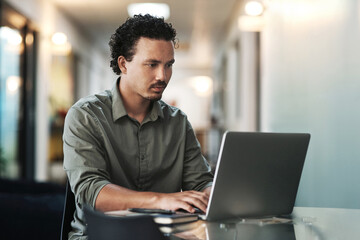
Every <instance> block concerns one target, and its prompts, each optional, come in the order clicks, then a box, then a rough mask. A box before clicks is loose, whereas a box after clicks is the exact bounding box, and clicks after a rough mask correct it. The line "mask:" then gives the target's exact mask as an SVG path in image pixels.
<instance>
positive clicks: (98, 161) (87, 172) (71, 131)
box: [63, 107, 110, 206]
mask: <svg viewBox="0 0 360 240" xmlns="http://www.w3.org/2000/svg"><path fill="white" fill-rule="evenodd" d="M98 129H99V125H98V122H97V119H96V118H95V116H93V115H92V114H91V113H90V112H87V111H86V110H84V109H82V108H80V107H72V108H71V109H70V110H69V112H68V114H67V116H66V120H65V127H64V135H63V142H64V169H65V171H66V173H67V176H68V179H69V181H70V185H71V188H72V191H73V192H74V194H75V197H76V202H77V204H79V205H80V206H81V205H83V204H89V205H91V206H95V201H96V198H97V195H98V193H99V192H100V190H101V189H102V188H103V187H104V186H105V185H106V184H108V183H110V177H109V173H108V166H107V161H106V153H105V152H104V150H103V147H102V143H101V134H100V131H99V130H98Z"/></svg>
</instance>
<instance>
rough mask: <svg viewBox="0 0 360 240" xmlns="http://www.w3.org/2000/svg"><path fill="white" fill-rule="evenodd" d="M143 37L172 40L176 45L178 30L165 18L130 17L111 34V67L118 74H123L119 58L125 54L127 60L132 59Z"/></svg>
mask: <svg viewBox="0 0 360 240" xmlns="http://www.w3.org/2000/svg"><path fill="white" fill-rule="evenodd" d="M141 37H146V38H151V39H157V40H166V41H172V42H173V43H174V45H175V46H176V42H177V40H176V39H175V38H176V30H175V29H174V28H173V27H172V25H171V23H166V22H165V21H164V18H158V17H153V16H151V15H149V14H146V15H135V16H134V17H132V18H128V19H127V20H126V22H125V23H124V24H122V25H121V26H120V27H119V28H117V29H116V31H115V33H114V34H112V35H111V38H110V41H109V46H110V52H111V61H110V67H111V68H112V69H113V71H114V72H115V73H116V74H117V75H120V74H121V70H120V68H119V66H118V63H117V60H118V58H119V56H123V57H124V58H125V59H126V60H127V61H131V60H132V58H133V56H134V54H135V50H136V49H135V48H136V44H137V42H138V41H139V39H140V38H141Z"/></svg>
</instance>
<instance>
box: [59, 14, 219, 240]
mask: <svg viewBox="0 0 360 240" xmlns="http://www.w3.org/2000/svg"><path fill="white" fill-rule="evenodd" d="M175 37H176V31H175V29H173V28H172V26H171V24H168V23H165V22H164V20H163V19H162V18H155V17H152V16H150V15H145V16H142V15H137V16H135V17H133V18H129V19H128V20H127V21H126V22H125V23H124V24H123V25H122V26H120V27H119V28H118V29H117V30H116V32H115V33H114V34H113V35H112V36H111V40H110V42H109V45H110V49H111V57H112V60H111V64H110V66H111V67H112V69H113V71H114V72H115V73H116V74H118V75H120V77H119V78H118V79H117V81H116V83H115V84H114V86H113V89H112V90H111V91H105V92H103V93H101V94H97V95H94V96H90V97H86V98H83V99H81V100H80V101H78V102H77V103H76V104H75V105H74V106H73V107H72V108H71V109H70V110H69V112H68V114H67V116H66V121H65V128H64V136H63V140H64V156H65V157H64V169H65V171H66V173H67V175H68V178H69V181H70V185H71V188H72V191H73V192H74V193H75V198H76V213H75V216H74V217H75V219H74V220H75V221H74V222H73V223H72V227H73V231H72V232H71V233H70V234H69V237H70V238H69V239H83V236H85V235H86V232H85V225H84V217H83V211H82V206H83V205H84V204H88V205H91V206H93V207H95V208H96V209H98V210H101V211H110V210H121V209H127V208H134V207H135V208H159V209H170V210H178V209H184V210H186V211H189V212H194V211H195V209H194V207H197V208H200V209H201V210H203V211H206V207H207V203H208V198H209V193H210V187H211V184H212V178H213V176H212V174H211V172H210V167H209V165H208V164H207V162H206V160H205V159H204V157H203V156H202V155H201V152H200V146H199V143H198V141H197V140H196V137H195V134H194V131H193V129H192V127H191V125H190V123H189V122H188V120H187V117H186V115H185V114H184V113H183V112H182V111H180V110H179V109H177V108H175V107H172V106H169V105H167V104H166V103H164V102H163V101H161V100H160V99H161V97H162V93H163V91H164V90H165V88H166V86H167V84H168V83H169V81H170V77H171V74H172V65H173V63H174V62H175V59H174V46H175V44H176V42H175ZM84 238H86V237H84Z"/></svg>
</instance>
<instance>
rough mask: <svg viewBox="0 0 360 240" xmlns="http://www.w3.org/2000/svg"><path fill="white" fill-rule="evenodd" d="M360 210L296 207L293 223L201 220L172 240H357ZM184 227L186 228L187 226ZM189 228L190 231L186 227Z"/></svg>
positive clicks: (172, 236) (173, 236) (359, 228)
mask: <svg viewBox="0 0 360 240" xmlns="http://www.w3.org/2000/svg"><path fill="white" fill-rule="evenodd" d="M359 224H360V209H338V208H304V207H295V208H294V212H293V219H292V221H283V222H281V221H278V219H257V220H250V219H247V220H241V219H239V220H228V221H222V222H204V221H197V222H196V223H192V224H189V225H188V229H187V230H186V231H183V232H178V233H173V234H170V235H169V238H170V239H173V240H178V239H192V240H194V239H201V240H220V239H221V240H227V239H232V240H234V239H235V240H236V239H239V240H240V239H241V240H263V239H266V240H275V239H276V240H293V239H294V240H353V239H360V225H359ZM183 227H184V226H183ZM185 229H186V228H185Z"/></svg>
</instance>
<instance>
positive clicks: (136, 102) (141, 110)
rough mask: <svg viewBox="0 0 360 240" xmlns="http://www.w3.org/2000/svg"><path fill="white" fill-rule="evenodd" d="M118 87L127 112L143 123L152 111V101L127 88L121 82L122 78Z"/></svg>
mask: <svg viewBox="0 0 360 240" xmlns="http://www.w3.org/2000/svg"><path fill="white" fill-rule="evenodd" d="M118 88H119V91H120V96H121V99H122V101H123V104H124V107H125V109H126V112H127V114H128V115H129V116H130V117H132V118H134V119H136V120H137V121H138V122H139V123H142V122H143V120H144V119H145V117H146V115H147V114H148V113H149V112H150V109H151V101H150V100H147V99H144V98H143V97H141V96H140V95H137V94H135V93H133V92H131V91H129V90H127V89H126V86H124V85H122V84H121V80H120V82H119V84H118Z"/></svg>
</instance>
